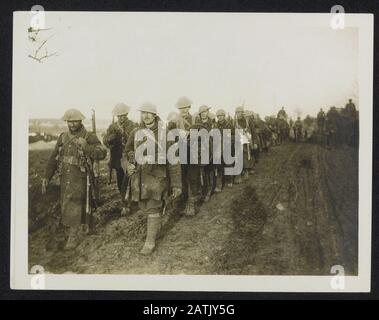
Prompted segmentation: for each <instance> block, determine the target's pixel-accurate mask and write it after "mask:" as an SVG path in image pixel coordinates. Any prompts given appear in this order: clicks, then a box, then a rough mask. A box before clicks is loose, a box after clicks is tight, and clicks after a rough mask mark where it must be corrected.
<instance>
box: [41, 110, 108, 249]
mask: <svg viewBox="0 0 379 320" xmlns="http://www.w3.org/2000/svg"><path fill="white" fill-rule="evenodd" d="M83 119H84V116H83V114H82V113H81V112H80V111H78V110H76V109H70V110H67V111H66V112H65V114H64V116H63V120H64V121H67V126H68V131H67V132H64V133H62V134H61V135H60V136H59V138H58V140H57V143H56V145H55V148H54V151H53V153H52V154H51V156H50V159H49V161H48V163H47V167H46V171H45V174H44V178H43V179H42V194H45V193H46V188H47V186H48V184H49V181H50V180H51V178H52V177H53V175H54V174H55V173H56V172H57V173H58V174H59V176H60V186H61V199H60V201H61V212H60V217H59V222H58V229H59V230H65V231H64V233H65V234H66V237H65V238H66V239H67V242H66V245H65V249H68V250H69V249H74V248H75V247H76V246H77V245H78V244H79V241H80V239H81V238H82V237H83V236H84V235H85V234H86V233H87V232H88V224H89V219H90V217H88V210H89V209H90V208H89V206H94V188H93V187H94V185H93V183H91V187H90V189H89V190H88V188H87V185H88V183H89V182H90V181H91V180H92V182H93V179H91V180H88V177H89V176H91V177H92V178H93V177H94V176H93V169H92V164H93V161H94V160H103V159H104V158H105V157H106V154H107V151H106V148H105V147H104V146H103V145H102V144H101V142H100V141H99V139H98V138H97V136H96V134H94V133H92V132H88V131H87V130H86V129H85V128H84V126H83V124H82V120H83ZM88 192H89V194H88Z"/></svg>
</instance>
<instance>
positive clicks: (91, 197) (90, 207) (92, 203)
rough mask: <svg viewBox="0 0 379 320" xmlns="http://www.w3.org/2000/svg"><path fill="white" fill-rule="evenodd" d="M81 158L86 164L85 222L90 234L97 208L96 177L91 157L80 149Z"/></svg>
mask: <svg viewBox="0 0 379 320" xmlns="http://www.w3.org/2000/svg"><path fill="white" fill-rule="evenodd" d="M78 151H79V156H80V158H81V159H82V162H83V163H84V167H85V170H86V216H85V220H86V223H87V225H88V232H91V231H92V229H93V211H94V210H96V208H97V201H96V194H95V177H94V174H93V165H92V161H91V159H90V158H89V157H86V155H85V153H84V150H83V149H82V148H81V147H79V148H78Z"/></svg>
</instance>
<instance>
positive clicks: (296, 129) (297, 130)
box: [294, 117, 303, 142]
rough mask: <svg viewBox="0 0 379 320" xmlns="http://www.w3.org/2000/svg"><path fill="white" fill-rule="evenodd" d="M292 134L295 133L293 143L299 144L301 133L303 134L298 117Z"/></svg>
mask: <svg viewBox="0 0 379 320" xmlns="http://www.w3.org/2000/svg"><path fill="white" fill-rule="evenodd" d="M294 132H295V142H299V141H300V140H301V137H302V132H303V124H302V122H301V119H300V117H297V120H296V121H295V124H294Z"/></svg>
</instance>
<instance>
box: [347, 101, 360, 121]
mask: <svg viewBox="0 0 379 320" xmlns="http://www.w3.org/2000/svg"><path fill="white" fill-rule="evenodd" d="M345 114H346V115H347V116H348V117H349V118H351V119H354V120H355V119H356V117H357V109H356V108H355V104H354V103H353V100H352V99H349V102H348V103H347V104H346V106H345Z"/></svg>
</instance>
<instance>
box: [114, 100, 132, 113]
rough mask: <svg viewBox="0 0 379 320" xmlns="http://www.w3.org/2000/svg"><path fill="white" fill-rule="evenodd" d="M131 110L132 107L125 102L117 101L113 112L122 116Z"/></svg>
mask: <svg viewBox="0 0 379 320" xmlns="http://www.w3.org/2000/svg"><path fill="white" fill-rule="evenodd" d="M129 112H130V107H129V106H127V105H126V104H125V103H122V102H120V103H117V104H116V105H115V107H114V108H113V111H112V114H113V115H114V116H121V115H123V114H128V113H129Z"/></svg>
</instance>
